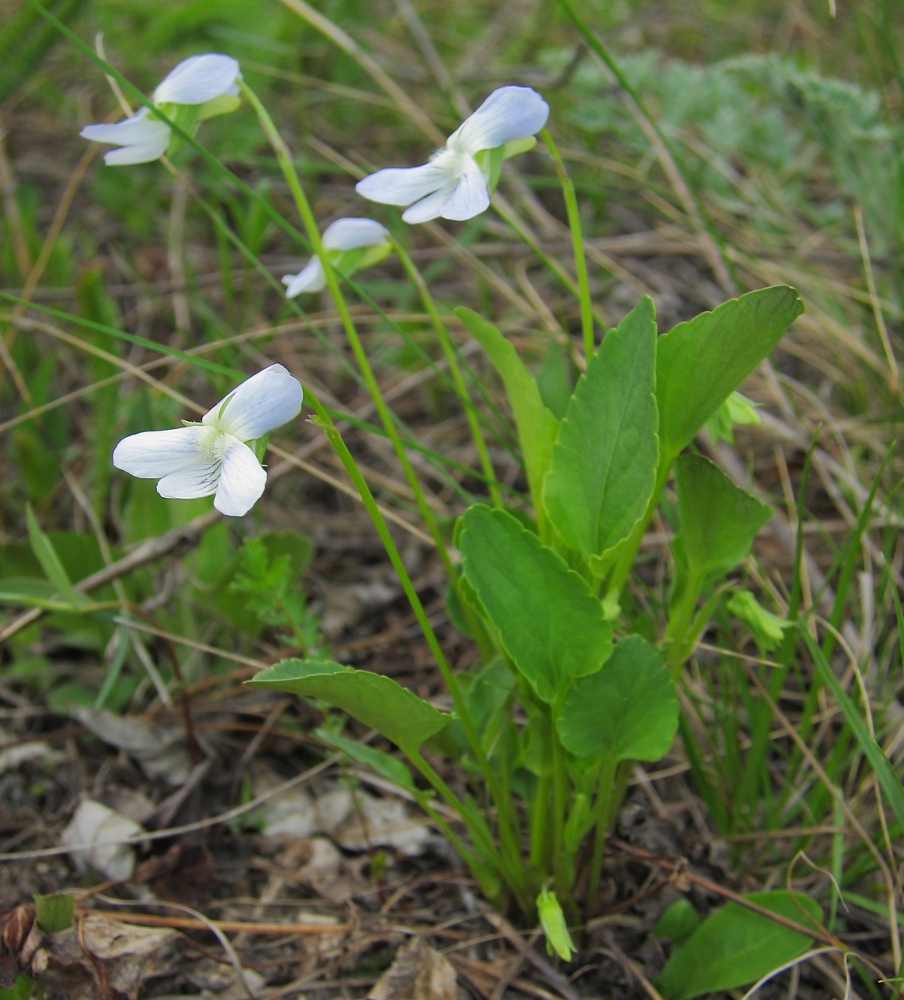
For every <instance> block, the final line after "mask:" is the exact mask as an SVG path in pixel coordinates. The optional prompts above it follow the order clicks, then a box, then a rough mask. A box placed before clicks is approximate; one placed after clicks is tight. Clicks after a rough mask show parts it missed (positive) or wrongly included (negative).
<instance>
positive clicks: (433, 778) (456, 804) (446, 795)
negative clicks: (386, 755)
mask: <svg viewBox="0 0 904 1000" xmlns="http://www.w3.org/2000/svg"><path fill="white" fill-rule="evenodd" d="M404 754H405V756H406V757H407V758H408V759H409V760H410V761H411V763H412V764H413V765H414V766H415V767H416V768H417V769H418V771H420V773H421V774H422V775H423V776H424V777H425V778H426V779H427V781H429V782H430V784H431V785H432V786H433V788H434V789H435V790H436V791H437V792H439V794H440V796H441V797H442V799H443V800H444V801H445V803H446V805H447V806H449V807H450V808H452V809H454V810H455V812H456V813H458V815H459V816H461V818H462V819H463V820H464V821H465V823H466V824H467V819H466V817H465V809H464V806H463V805H462V803H461V800H460V799H459V798H458V796H457V795H456V794H455V792H453V791H452V789H451V788H450V787H449V786H448V785H447V784H446V782H445V781H443V779H442V778H441V777H440V776H439V775H438V774H437V773H436V771H435V770H434V768H432V767H431V766H430V765H429V764H428V763H427V761H425V760H424V758H423V757H422V756H421V754H420V752H419V751H418V750H411V749H408V750H405V751H404ZM434 814H435V811H434ZM441 822H444V821H442V820H441ZM444 825H445V826H446V827H448V824H444ZM469 829H470V828H469ZM471 833H472V836H474V831H471ZM450 839H451V840H452V843H453V844H454V845H455V849H456V850H458V851H460V852H461V854H462V857H463V858H464V859H465V860H466V861H467V860H468V859H469V858H472V857H473V856H472V854H471V852H470V851H469V850H468V849H467V848H466V847H465V846H464V844H462V842H461V838H460V837H459V836H458V835H457V834H455V833H452V834H451V837H450ZM474 841H475V843H476V844H478V845H479V848H480V850H482V851H484V852H489V856H490V857H491V858H493V859H494V861H496V862H497V864H498V860H499V859H498V855H497V852H496V849H495V847H494V846H493V844H491V843H487V842H486V838H483V837H481V836H480V835H479V832H478V833H477V836H474ZM494 855H495V857H494Z"/></svg>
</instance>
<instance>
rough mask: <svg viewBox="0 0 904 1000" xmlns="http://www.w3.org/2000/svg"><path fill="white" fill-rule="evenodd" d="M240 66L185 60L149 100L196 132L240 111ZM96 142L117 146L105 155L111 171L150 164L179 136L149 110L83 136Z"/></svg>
mask: <svg viewBox="0 0 904 1000" xmlns="http://www.w3.org/2000/svg"><path fill="white" fill-rule="evenodd" d="M241 76H242V74H241V72H240V71H239V64H238V62H236V60H235V59H233V58H232V57H231V56H222V55H218V54H216V53H213V52H209V53H207V54H206V55H201V56H189V58H188V59H183V60H182V62H180V63H179V65H178V66H176V67H175V69H173V70H171V71H170V73H169V74H167V76H166V77H165V78H164V79H163V81H162V82H161V83H160V85H159V86H158V87H157V89H156V90H155V91H154V95H153V97H152V98H151V100H152V102H153V104H154V107H156V108H160V110H161V111H162V112H163V113H164V114H165V115H166V116H167V117H168V118H170V119H172V120H174V121H175V122H176V123H177V124H178V125H179V127H180V128H182V129H184V130H185V131H186V132H189V133H193V132H194V130H195V129H196V128H197V126H198V125H199V124H200V123H201V122H202V121H205V120H206V119H208V118H213V117H214V116H215V115H222V114H226V113H228V112H230V111H234V110H235V109H236V108H237V107H238V106H239V98H238V93H239V88H238V80H240V79H241ZM79 134H80V135H81V136H82V137H83V138H85V139H90V140H91V141H93V142H108V143H110V144H111V145H116V146H119V147H120V148H119V149H112V150H110V152H109V153H106V154H105V155H104V162H105V163H106V164H107V165H108V166H126V165H128V164H132V163H149V162H150V161H151V160H156V159H157V158H158V157H160V156H162V155H163V154H164V153H165V152H167V150H169V151H170V152H173V150H174V148H176V147H178V144H179V139H178V136H175V135H173V134H172V130H171V129H170V127H169V125H167V124H166V122H163V121H161V120H160V119H159V118H157V117H156V116H155V115H154V113H153V111H151V110H150V109H149V108H146V107H142V108H141V109H140V110H139V111H138V113H137V114H135V115H133V116H132V117H131V118H126V119H125V120H124V121H121V122H116V123H115V124H113V125H87V126H86V127H85V128H83V129H82V131H81V132H80V133H79Z"/></svg>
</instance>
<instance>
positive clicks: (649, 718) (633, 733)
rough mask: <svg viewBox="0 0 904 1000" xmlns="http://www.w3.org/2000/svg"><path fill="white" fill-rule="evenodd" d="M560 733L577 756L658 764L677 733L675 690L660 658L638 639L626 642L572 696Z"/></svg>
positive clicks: (567, 700)
mask: <svg viewBox="0 0 904 1000" xmlns="http://www.w3.org/2000/svg"><path fill="white" fill-rule="evenodd" d="M556 728H557V729H558V731H559V737H560V738H561V740H562V745H563V746H564V747H565V749H566V750H570V751H571V753H573V754H575V755H576V756H577V757H600V758H604V759H608V760H616V761H619V760H650V761H652V760H659V758H660V757H662V756H663V754H665V753H667V752H668V751H669V749H671V746H672V741H673V740H674V738H675V733H676V732H677V730H678V699H677V698H676V697H675V685H674V683H673V682H672V681H671V680H670V678H669V672H668V669H667V668H666V665H665V664H664V663H663V662H662V658H661V657H660V656H659V654H658V653H657V652H656V650H655V649H653V647H652V646H651V645H650V644H649V643H648V642H646V641H645V640H644V639H641V638H640V636H637V635H632V636H628V638H626V639H622V641H621V642H619V643H617V644H616V646H615V649H614V650H613V652H612V655H611V656H610V657H609V659H608V660H607V661H606V663H605V665H604V666H603V668H602V670H598V671H597V672H596V673H595V674H591V675H590V676H589V677H582V678H581V679H580V680H579V681H577V683H576V684H575V685H574V687H573V688H572V689H571V690H570V691H569V692H568V694H567V696H566V698H565V701H564V703H563V705H562V711H561V712H560V713H559V718H558V720H557V723H556Z"/></svg>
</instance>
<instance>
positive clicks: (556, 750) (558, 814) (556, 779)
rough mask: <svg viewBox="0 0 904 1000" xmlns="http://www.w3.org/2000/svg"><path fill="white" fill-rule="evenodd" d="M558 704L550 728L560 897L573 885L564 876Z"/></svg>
mask: <svg viewBox="0 0 904 1000" xmlns="http://www.w3.org/2000/svg"><path fill="white" fill-rule="evenodd" d="M557 709H558V706H551V707H550V716H549V728H550V739H551V741H552V852H553V859H552V864H553V872H554V874H555V877H556V891H557V892H558V894H559V898H560V899H561V898H563V896H564V894H566V893H569V894H570V892H571V886H570V885H565V884H564V882H565V880H564V879H563V878H562V872H563V861H564V858H565V793H566V790H567V789H566V786H567V775H566V773H565V753H564V748H563V747H562V744H561V743H560V742H559V734H558V733H557V732H556V725H555V722H554V719H555V716H556V715H558V711H557Z"/></svg>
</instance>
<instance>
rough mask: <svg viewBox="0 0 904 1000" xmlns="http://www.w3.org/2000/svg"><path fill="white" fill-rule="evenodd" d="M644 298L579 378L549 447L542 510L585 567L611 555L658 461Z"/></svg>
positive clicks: (648, 309) (649, 309) (650, 310)
mask: <svg viewBox="0 0 904 1000" xmlns="http://www.w3.org/2000/svg"><path fill="white" fill-rule="evenodd" d="M654 316H655V308H654V306H653V300H652V299H651V298H650V297H649V296H647V295H645V296H643V298H641V300H640V302H638V304H637V305H636V306H635V307H634V309H632V310H631V312H630V313H628V315H627V316H626V317H625V318H624V319H623V320H622V321H621V323H619V325H618V328H617V329H615V330H610V331H609V333H607V334H606V337H605V339H604V340H603V342H602V344H601V345H600V348H599V350H598V351H597V353H596V354H595V355H594V356H593V357H592V358H591V360H590V364H589V365H588V366H587V371H586V372H585V373H584V374H583V375H582V376H581V378H580V381H579V382H578V385H577V388H576V389H575V391H574V395H573V396H572V397H571V403H570V404H569V407H568V412H567V413H566V414H565V419H564V420H563V421H562V426H561V427H560V429H559V436H558V438H557V440H556V443H555V446H554V447H553V453H552V465H551V466H550V469H549V473H548V474H547V476H546V480H545V482H544V485H543V503H544V506H545V507H546V512H547V514H548V516H549V519H550V521H551V522H552V524H553V525H554V526H555V529H556V531H558V533H559V535H561V537H562V539H563V541H564V542H565V544H566V545H568V546H569V547H570V548H572V549H576V550H577V551H578V552H580V553H581V554H582V555H583V556H584V557H585V558H587V559H594V558H595V557H602V556H604V555H605V554H606V553H608V552H611V551H612V550H613V549H614V548H615V547H616V546H617V545H618V544H619V543H620V542H623V541H624V540H625V539H626V538H627V537H628V536H629V535H630V534H631V529H632V528H633V527H634V525H635V524H636V523H637V521H638V520H639V519H640V518H641V517H642V516H643V513H644V511H645V510H646V508H647V503H648V502H649V499H650V495H651V494H652V492H653V485H654V483H655V481H656V467H657V462H658V458H659V443H658V439H657V426H658V421H657V415H656V395H655V379H656V322H655V319H654Z"/></svg>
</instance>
